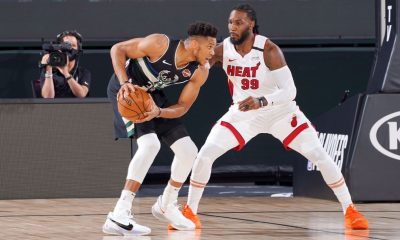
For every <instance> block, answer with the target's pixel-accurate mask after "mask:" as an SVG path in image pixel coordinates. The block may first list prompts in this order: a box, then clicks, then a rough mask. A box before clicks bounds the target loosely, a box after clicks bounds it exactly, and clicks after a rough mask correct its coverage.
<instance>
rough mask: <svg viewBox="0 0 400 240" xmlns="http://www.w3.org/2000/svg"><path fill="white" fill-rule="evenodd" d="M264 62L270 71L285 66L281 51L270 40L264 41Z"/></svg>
mask: <svg viewBox="0 0 400 240" xmlns="http://www.w3.org/2000/svg"><path fill="white" fill-rule="evenodd" d="M264 61H265V64H266V65H267V66H268V67H269V68H270V69H278V68H280V67H282V66H285V65H286V61H285V57H284V56H283V53H282V50H281V49H280V48H279V46H278V45H277V44H275V43H274V42H273V41H271V40H270V39H267V40H266V41H265V45H264Z"/></svg>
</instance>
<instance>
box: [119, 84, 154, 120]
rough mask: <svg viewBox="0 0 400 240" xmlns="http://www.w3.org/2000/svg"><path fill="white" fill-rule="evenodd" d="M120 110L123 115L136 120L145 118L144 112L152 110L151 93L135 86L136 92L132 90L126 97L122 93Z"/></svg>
mask: <svg viewBox="0 0 400 240" xmlns="http://www.w3.org/2000/svg"><path fill="white" fill-rule="evenodd" d="M117 100H118V111H119V113H120V114H121V116H122V117H124V118H126V119H128V120H131V121H135V120H141V119H143V118H144V113H145V112H147V111H148V110H150V109H149V108H150V105H151V100H150V95H149V94H148V93H147V92H146V91H144V90H143V89H140V88H135V91H134V92H130V94H129V96H128V97H127V98H125V97H124V96H123V95H122V94H121V95H119V97H118V99H117Z"/></svg>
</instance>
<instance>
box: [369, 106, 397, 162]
mask: <svg viewBox="0 0 400 240" xmlns="http://www.w3.org/2000/svg"><path fill="white" fill-rule="evenodd" d="M399 116H400V112H394V113H391V114H388V115H386V116H384V117H383V118H381V119H379V120H378V121H377V122H376V123H375V124H374V125H373V126H372V128H371V131H370V132H369V138H370V140H371V143H372V145H373V146H374V147H375V148H376V150H378V151H379V152H380V153H382V154H383V155H386V156H387V157H390V158H393V159H396V160H400V155H399V151H398V149H399V142H400V129H399V127H398V121H395V120H399ZM378 131H379V132H381V133H383V134H378ZM378 135H379V139H378ZM388 138H389V139H388ZM387 140H389V146H387V144H383V143H385V142H386V143H387V142H388V141H387ZM385 146H386V148H385Z"/></svg>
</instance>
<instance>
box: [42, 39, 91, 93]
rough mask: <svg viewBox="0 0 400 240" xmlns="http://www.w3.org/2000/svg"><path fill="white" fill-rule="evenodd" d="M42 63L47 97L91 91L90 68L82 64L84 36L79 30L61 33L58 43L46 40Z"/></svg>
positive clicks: (43, 90) (43, 86)
mask: <svg viewBox="0 0 400 240" xmlns="http://www.w3.org/2000/svg"><path fill="white" fill-rule="evenodd" d="M43 50H44V51H45V54H44V55H43V57H42V59H41V62H40V67H41V74H40V87H41V94H42V97H43V98H55V97H56V98H58V97H64V98H66V97H79V98H84V97H86V96H87V95H88V93H89V87H90V81H91V74H90V71H89V70H87V69H85V68H83V67H79V66H78V65H79V56H80V54H81V53H82V36H81V35H80V34H79V33H78V32H76V31H64V32H62V33H60V34H58V35H57V44H51V43H50V44H44V45H43Z"/></svg>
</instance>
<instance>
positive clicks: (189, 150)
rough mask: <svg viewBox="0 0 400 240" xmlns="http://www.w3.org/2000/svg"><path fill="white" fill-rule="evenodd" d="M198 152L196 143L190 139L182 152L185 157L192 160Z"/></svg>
mask: <svg viewBox="0 0 400 240" xmlns="http://www.w3.org/2000/svg"><path fill="white" fill-rule="evenodd" d="M198 152H199V149H198V148H197V146H196V144H194V142H193V141H191V142H190V143H189V144H187V145H186V147H185V149H184V153H183V154H184V155H185V156H186V158H187V159H191V160H192V161H194V160H195V159H196V156H197V154H198Z"/></svg>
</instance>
